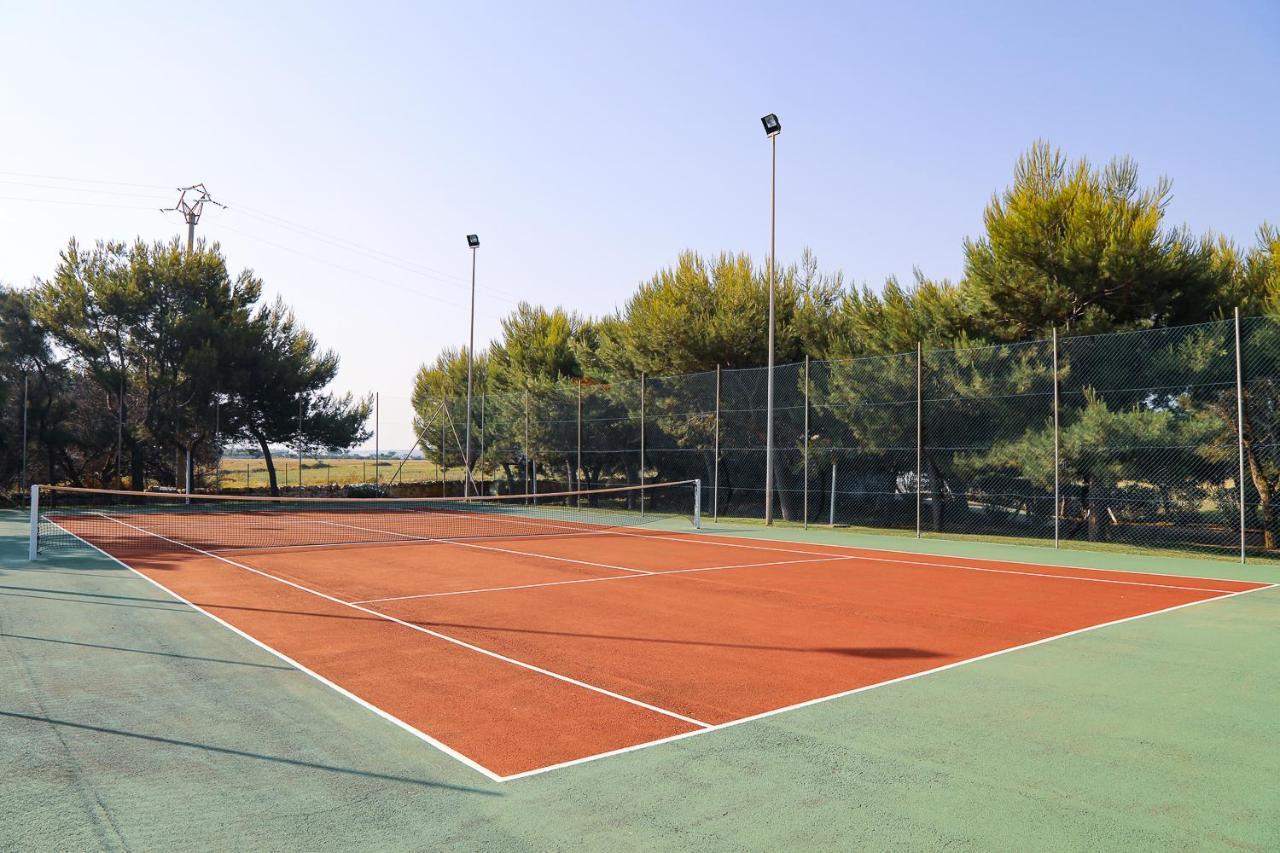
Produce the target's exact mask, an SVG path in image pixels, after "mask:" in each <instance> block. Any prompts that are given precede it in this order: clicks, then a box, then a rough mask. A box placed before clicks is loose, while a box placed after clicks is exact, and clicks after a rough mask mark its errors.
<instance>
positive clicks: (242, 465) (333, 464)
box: [220, 457, 462, 489]
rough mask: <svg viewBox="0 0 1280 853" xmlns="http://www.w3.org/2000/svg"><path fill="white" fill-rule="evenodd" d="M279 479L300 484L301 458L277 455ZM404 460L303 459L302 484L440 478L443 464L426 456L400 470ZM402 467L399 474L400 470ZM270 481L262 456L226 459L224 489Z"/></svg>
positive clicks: (458, 471) (450, 472)
mask: <svg viewBox="0 0 1280 853" xmlns="http://www.w3.org/2000/svg"><path fill="white" fill-rule="evenodd" d="M274 461H275V466H276V479H277V481H278V483H279V485H281V486H297V485H299V476H298V460H297V457H292V458H276V459H275V460H274ZM400 463H401V460H399V459H396V460H388V459H383V460H382V461H381V462H379V463H378V465H377V467H376V468H375V466H374V462H373V460H372V459H347V458H321V459H311V458H304V459H303V460H302V476H301V485H303V486H324V485H330V484H334V485H348V484H351V483H372V482H373V481H374V473H375V471H376V472H377V478H378V480H379V481H380V482H383V483H385V482H387V481H388V480H390V479H391V478H392V477H393V476H395V478H396V482H401V481H404V482H420V481H423V480H435V481H439V480H440V479H441V476H440V466H439V465H438V464H437V463H435V462H432V461H429V460H426V459H410V460H409V461H408V462H405V463H404V469H403V470H400ZM397 471H399V475H396V472H397ZM444 479H448V480H461V479H462V468H461V467H457V468H449V469H447V470H446V471H445V476H444ZM269 485H270V482H269V480H268V479H267V465H266V463H265V462H263V460H261V459H234V458H225V459H223V460H222V482H221V483H220V486H221V488H224V489H243V488H250V489H265V488H267V487H268V486H269Z"/></svg>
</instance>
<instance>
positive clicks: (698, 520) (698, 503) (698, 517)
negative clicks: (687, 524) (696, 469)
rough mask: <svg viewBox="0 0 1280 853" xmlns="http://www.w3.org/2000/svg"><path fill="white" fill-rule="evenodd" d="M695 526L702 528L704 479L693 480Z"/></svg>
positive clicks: (696, 528)
mask: <svg viewBox="0 0 1280 853" xmlns="http://www.w3.org/2000/svg"><path fill="white" fill-rule="evenodd" d="M693 527H694V529H695V530H701V529H702V480H700V479H699V480H694V481H693Z"/></svg>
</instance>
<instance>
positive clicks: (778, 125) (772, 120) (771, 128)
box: [760, 113, 782, 139]
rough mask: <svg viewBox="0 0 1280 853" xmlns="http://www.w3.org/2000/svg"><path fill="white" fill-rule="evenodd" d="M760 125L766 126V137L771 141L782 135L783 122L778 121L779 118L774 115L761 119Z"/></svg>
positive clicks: (770, 114)
mask: <svg viewBox="0 0 1280 853" xmlns="http://www.w3.org/2000/svg"><path fill="white" fill-rule="evenodd" d="M760 123H761V124H763V125H764V132H765V135H766V136H768V137H769V138H770V139H772V138H773V137H775V136H777V135H778V134H779V133H782V122H780V121H778V117H777V116H776V115H774V114H773V113H769V114H768V115H767V116H765V117H764V118H762V119H760Z"/></svg>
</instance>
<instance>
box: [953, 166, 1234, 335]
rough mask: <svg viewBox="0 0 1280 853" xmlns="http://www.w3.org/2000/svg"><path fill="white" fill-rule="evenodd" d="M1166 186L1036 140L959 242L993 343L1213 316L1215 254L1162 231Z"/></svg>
mask: <svg viewBox="0 0 1280 853" xmlns="http://www.w3.org/2000/svg"><path fill="white" fill-rule="evenodd" d="M1171 191H1172V185H1171V184H1170V182H1169V181H1168V180H1167V179H1164V178H1161V179H1160V180H1159V181H1157V183H1156V185H1155V186H1154V187H1149V188H1144V187H1142V186H1141V185H1140V184H1139V182H1138V169H1137V165H1136V164H1135V163H1134V162H1133V161H1132V160H1130V159H1128V158H1118V159H1116V160H1113V161H1111V162H1110V163H1109V164H1108V165H1107V166H1105V167H1104V168H1102V169H1101V170H1097V169H1094V168H1093V167H1092V166H1091V165H1090V164H1089V163H1088V161H1086V160H1080V161H1078V162H1076V163H1068V162H1067V160H1066V159H1065V158H1064V157H1063V156H1062V154H1061V152H1060V151H1058V150H1057V149H1055V148H1052V147H1050V146H1049V145H1048V144H1047V143H1044V142H1037V143H1036V144H1035V145H1033V146H1032V147H1031V149H1030V150H1029V151H1028V152H1027V153H1026V154H1024V155H1023V156H1022V157H1021V158H1020V159H1019V160H1018V164H1017V167H1016V169H1015V172H1014V182H1013V185H1012V186H1010V187H1009V188H1008V189H1006V190H1005V191H1004V192H1003V193H1002V194H999V195H996V196H994V197H993V198H992V200H991V202H990V204H989V205H988V206H987V209H986V212H985V214H984V216H983V221H984V224H985V227H986V233H985V234H984V235H983V236H982V237H980V238H978V239H976V240H966V241H965V286H966V288H967V290H968V292H969V296H970V298H971V299H972V300H973V304H974V306H975V308H976V309H977V311H978V313H979V317H980V320H981V322H982V325H983V326H984V327H985V328H986V330H987V332H988V333H989V334H991V335H992V336H993V337H996V338H999V339H1001V340H1021V339H1025V338H1027V337H1031V336H1041V335H1043V334H1044V333H1045V332H1047V331H1048V330H1049V329H1050V328H1052V327H1055V326H1057V327H1059V328H1063V329H1066V330H1069V331H1071V332H1077V333H1079V332H1084V333H1095V332H1105V331H1112V330H1116V329H1132V328H1146V327H1150V326H1154V325H1177V324H1181V323H1189V322H1196V321H1199V320H1202V319H1204V318H1205V314H1206V311H1211V310H1213V309H1215V308H1217V307H1218V306H1219V303H1220V297H1221V293H1222V291H1223V289H1224V288H1225V286H1226V284H1227V282H1226V281H1225V280H1224V278H1223V270H1222V268H1221V267H1220V266H1218V265H1217V264H1215V263H1214V260H1215V258H1214V246H1213V243H1212V242H1211V241H1210V240H1208V239H1199V240H1198V239H1195V238H1193V237H1192V236H1191V235H1190V234H1189V233H1188V232H1187V231H1186V230H1185V229H1168V228H1165V227H1164V211H1165V206H1166V205H1167V204H1168V201H1169V198H1170V194H1171Z"/></svg>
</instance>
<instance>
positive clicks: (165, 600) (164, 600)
mask: <svg viewBox="0 0 1280 853" xmlns="http://www.w3.org/2000/svg"><path fill="white" fill-rule="evenodd" d="M4 589H16V590H20V591H22V592H48V593H53V594H55V595H81V596H84V597H86V598H109V599H112V600H113V601H143V602H146V603H148V604H173V603H176V604H181V603H182V602H180V601H177V600H176V599H174V598H173V597H172V596H170V595H162V596H154V595H153V596H139V595H114V594H111V593H106V592H85V591H83V590H79V589H48V588H47V587H41V586H11V585H9V584H0V590H4Z"/></svg>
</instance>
